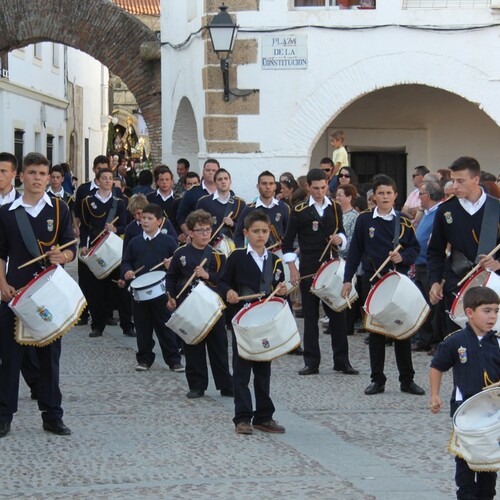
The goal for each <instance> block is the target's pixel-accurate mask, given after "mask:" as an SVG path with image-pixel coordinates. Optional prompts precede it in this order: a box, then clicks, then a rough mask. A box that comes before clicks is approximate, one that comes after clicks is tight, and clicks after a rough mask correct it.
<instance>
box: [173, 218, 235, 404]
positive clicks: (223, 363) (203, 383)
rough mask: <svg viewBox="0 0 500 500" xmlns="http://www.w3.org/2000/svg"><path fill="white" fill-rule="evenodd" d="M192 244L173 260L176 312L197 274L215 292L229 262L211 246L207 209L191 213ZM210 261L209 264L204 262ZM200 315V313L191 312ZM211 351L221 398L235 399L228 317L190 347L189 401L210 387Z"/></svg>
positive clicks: (187, 223) (189, 223)
mask: <svg viewBox="0 0 500 500" xmlns="http://www.w3.org/2000/svg"><path fill="white" fill-rule="evenodd" d="M186 225H187V228H188V233H189V237H190V238H191V243H189V244H187V245H185V246H183V247H181V248H179V249H178V250H177V251H176V252H175V253H174V256H173V257H172V261H171V263H170V267H169V269H168V273H167V290H168V293H169V294H170V299H169V301H168V308H169V309H170V311H174V310H175V308H176V307H177V306H178V305H179V304H181V303H182V302H183V301H184V300H185V299H186V298H187V297H188V295H189V291H190V290H189V287H188V289H187V290H185V291H184V292H183V293H182V295H181V296H180V298H179V299H176V298H175V297H177V295H178V294H179V293H180V292H181V290H182V289H183V288H184V285H185V284H186V283H187V282H188V280H189V278H191V276H192V275H193V274H194V273H196V277H197V278H198V279H202V280H203V281H204V283H205V284H206V285H207V286H209V287H210V288H212V289H214V290H215V288H216V286H217V282H218V281H219V276H220V272H221V270H222V266H223V264H224V262H225V257H224V255H222V254H219V253H218V252H216V251H214V250H213V248H212V247H211V246H210V245H209V244H208V242H209V241H210V238H211V235H212V216H211V215H210V214H209V213H208V212H205V211H204V210H195V211H194V212H191V213H190V214H189V215H188V217H187V219H186ZM204 259H207V262H206V264H205V265H203V266H202V265H201V262H202V261H203V260H204ZM190 312H191V313H192V314H196V313H197V311H190ZM207 351H208V355H209V357H210V366H211V368H212V375H213V377H214V382H215V387H216V388H217V389H218V390H220V393H221V396H228V397H232V396H233V394H234V392H233V381H232V377H231V374H230V373H229V362H228V345H227V333H226V329H225V327H224V315H222V316H221V317H220V318H219V320H218V321H217V322H216V323H215V325H214V326H213V328H212V330H211V331H210V333H209V334H208V335H207V336H206V337H205V338H204V339H203V340H202V341H201V342H200V343H198V344H196V345H189V344H186V346H185V349H184V353H185V356H186V378H187V381H188V385H189V392H188V393H187V394H186V396H187V397H188V398H189V399H195V398H201V397H203V396H204V394H205V391H206V389H207V387H208V368H207Z"/></svg>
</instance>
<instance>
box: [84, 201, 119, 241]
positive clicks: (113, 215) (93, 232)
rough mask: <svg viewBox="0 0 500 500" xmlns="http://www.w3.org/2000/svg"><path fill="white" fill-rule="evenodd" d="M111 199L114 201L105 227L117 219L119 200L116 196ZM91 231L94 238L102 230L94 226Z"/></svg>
mask: <svg viewBox="0 0 500 500" xmlns="http://www.w3.org/2000/svg"><path fill="white" fill-rule="evenodd" d="M111 199H112V200H113V201H112V203H111V208H110V210H109V212H108V216H107V217H106V222H105V223H104V225H106V224H109V223H110V222H111V221H112V220H113V219H114V218H115V215H116V209H117V208H118V200H117V199H116V198H115V197H114V196H112V197H111ZM86 200H88V197H87V198H86ZM87 203H88V201H87ZM90 231H91V232H92V235H93V237H95V236H97V235H98V234H99V233H100V231H101V230H100V229H97V228H95V227H94V226H90Z"/></svg>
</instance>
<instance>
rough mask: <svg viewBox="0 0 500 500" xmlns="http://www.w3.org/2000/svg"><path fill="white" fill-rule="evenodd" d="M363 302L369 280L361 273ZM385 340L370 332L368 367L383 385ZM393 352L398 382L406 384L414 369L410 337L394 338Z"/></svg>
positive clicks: (410, 380)
mask: <svg viewBox="0 0 500 500" xmlns="http://www.w3.org/2000/svg"><path fill="white" fill-rule="evenodd" d="M362 289H363V297H362V301H363V304H364V303H365V301H366V297H367V296H368V293H369V292H370V280H369V277H368V276H365V275H363V287H362ZM385 340H386V337H384V336H383V335H380V334H378V333H370V337H369V344H368V345H369V348H370V368H371V380H372V382H376V383H377V384H381V385H384V384H385V382H386V380H387V377H386V376H385V374H384V365H385V349H386V346H385ZM394 353H395V355H396V364H397V367H398V371H399V382H400V383H401V385H408V384H410V383H411V382H413V378H414V376H415V370H414V369H413V363H412V360H411V342H410V339H406V340H395V341H394Z"/></svg>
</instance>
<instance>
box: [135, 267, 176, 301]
mask: <svg viewBox="0 0 500 500" xmlns="http://www.w3.org/2000/svg"><path fill="white" fill-rule="evenodd" d="M166 274H167V273H165V272H164V271H151V272H150V273H146V274H143V275H141V276H138V277H137V278H135V280H133V281H132V282H131V283H130V289H131V291H132V296H133V297H134V300H135V301H136V302H145V301H147V300H153V299H156V297H160V296H161V295H165V290H166V287H165V276H166Z"/></svg>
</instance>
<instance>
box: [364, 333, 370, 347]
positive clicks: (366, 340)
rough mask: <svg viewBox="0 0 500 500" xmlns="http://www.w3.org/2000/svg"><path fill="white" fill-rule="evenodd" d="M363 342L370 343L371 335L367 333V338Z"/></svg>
mask: <svg viewBox="0 0 500 500" xmlns="http://www.w3.org/2000/svg"><path fill="white" fill-rule="evenodd" d="M363 343H364V344H366V345H370V336H369V335H367V336H366V337H365V340H363Z"/></svg>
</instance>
